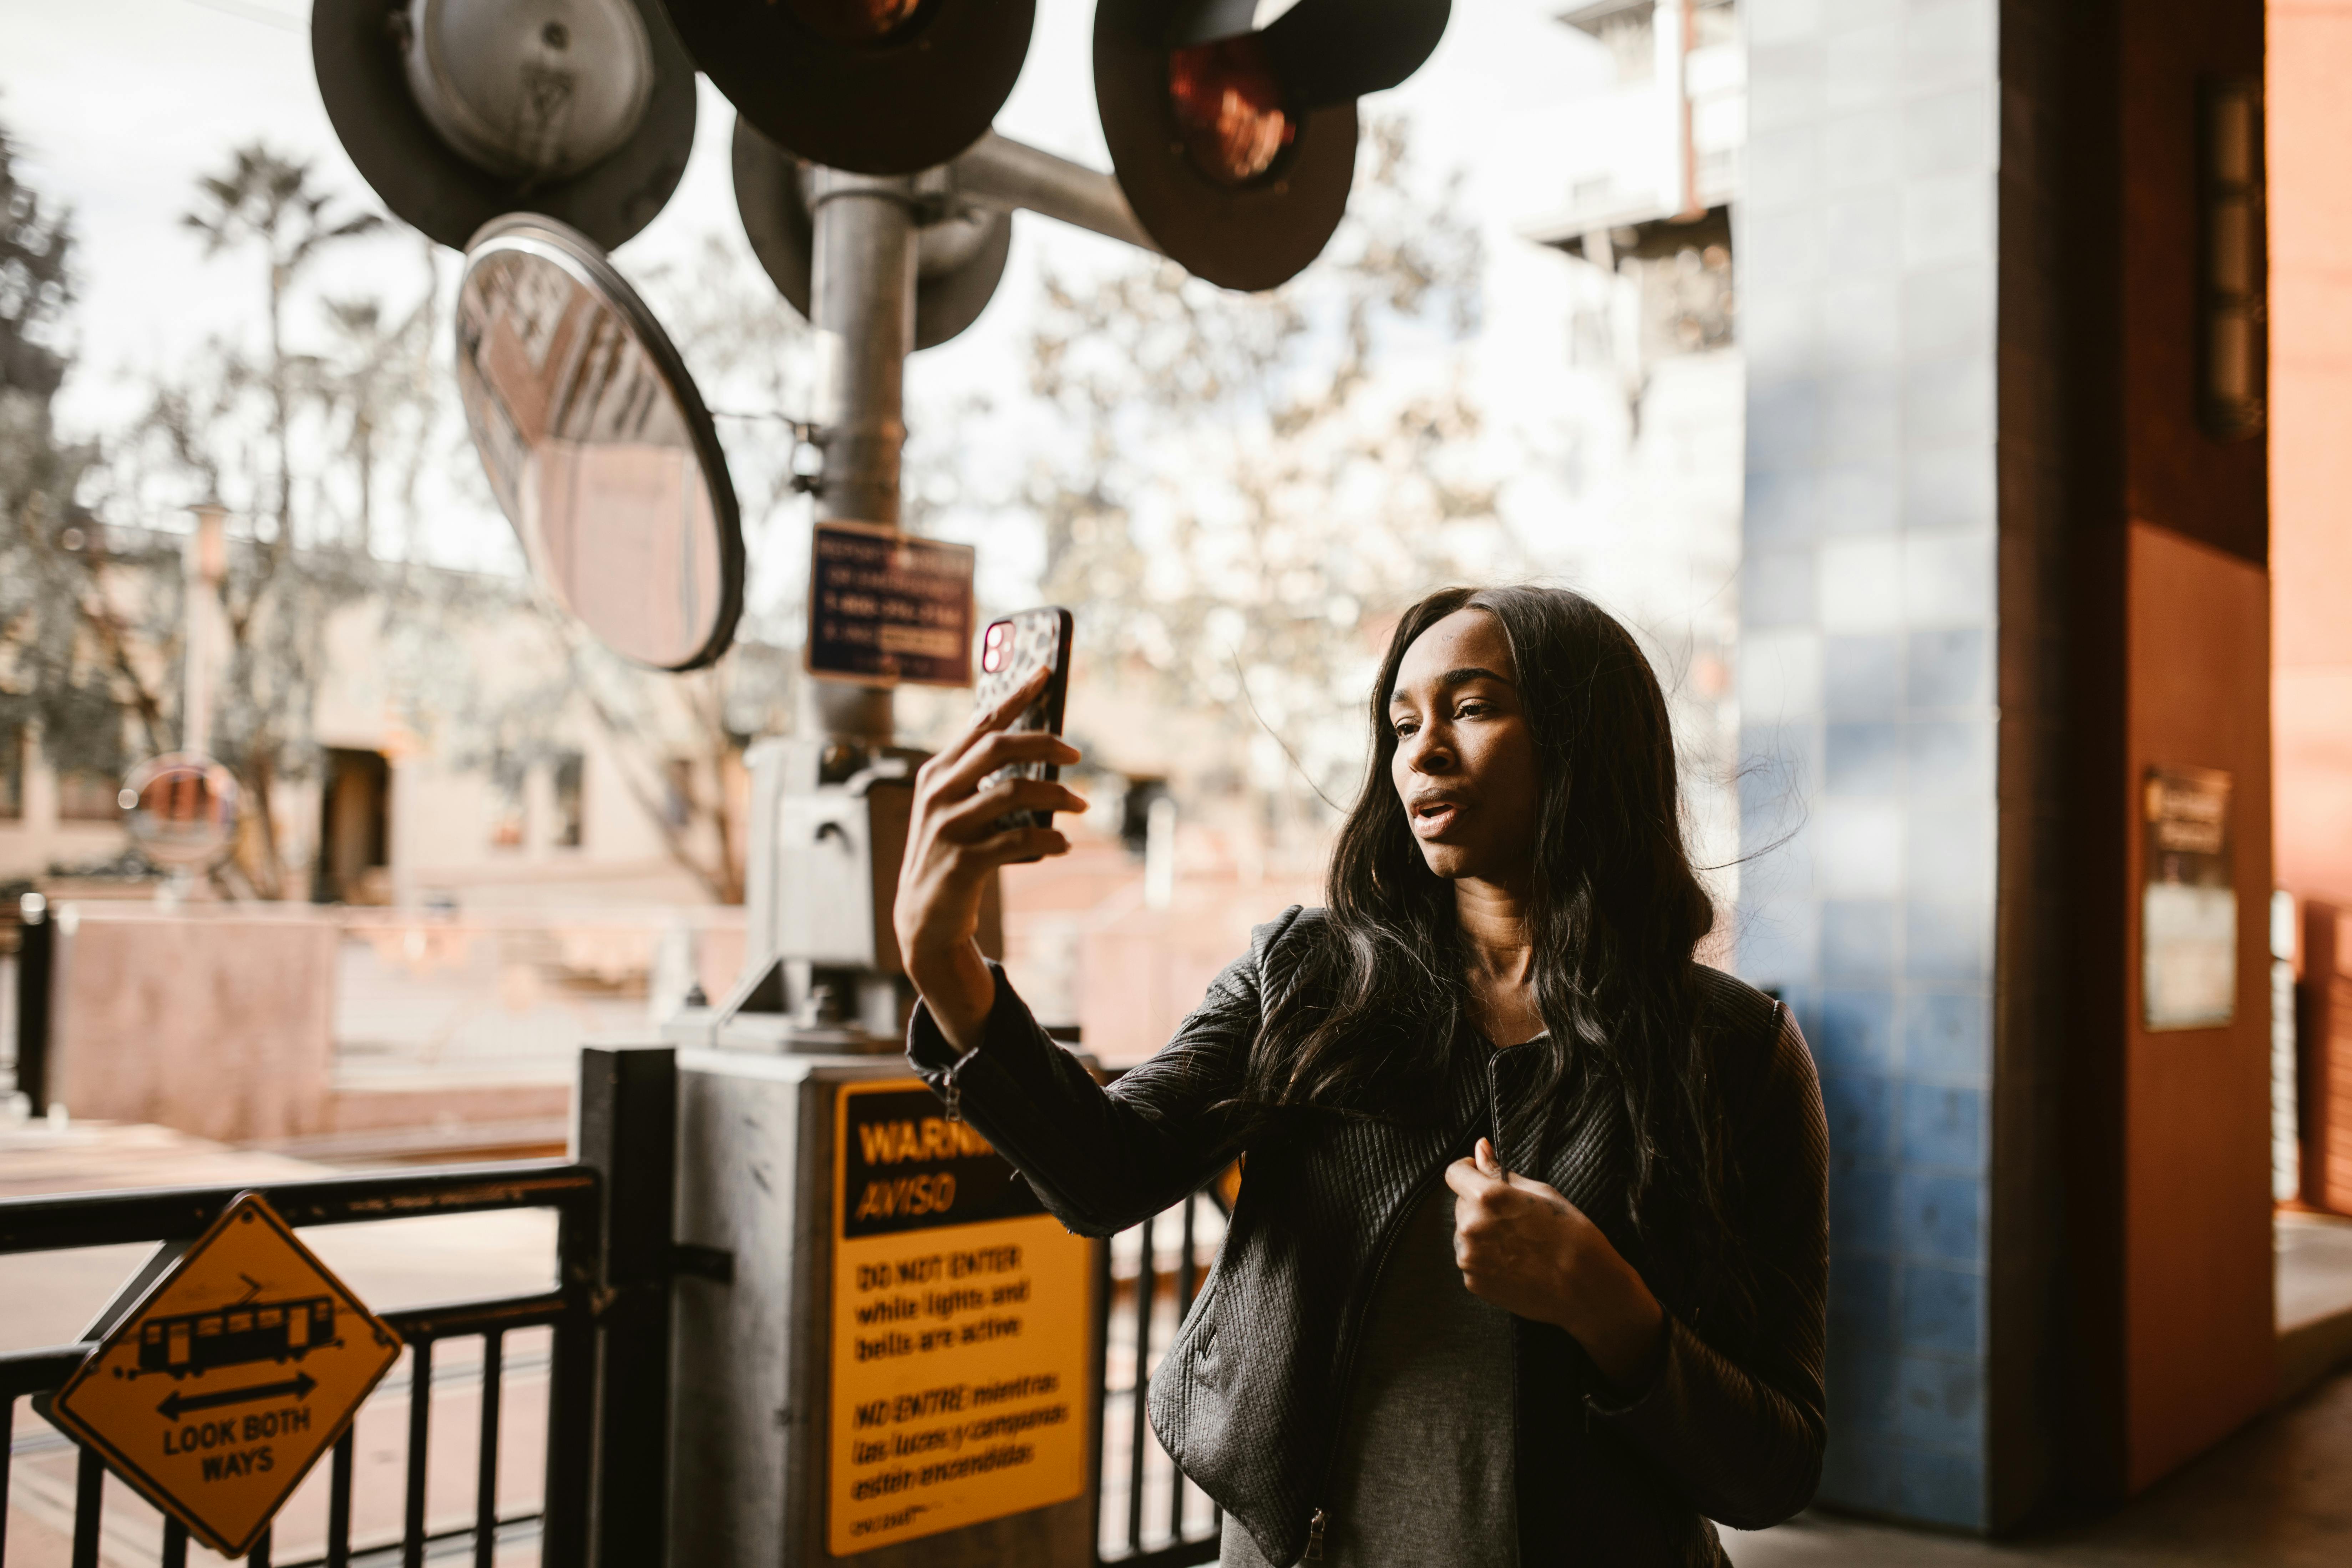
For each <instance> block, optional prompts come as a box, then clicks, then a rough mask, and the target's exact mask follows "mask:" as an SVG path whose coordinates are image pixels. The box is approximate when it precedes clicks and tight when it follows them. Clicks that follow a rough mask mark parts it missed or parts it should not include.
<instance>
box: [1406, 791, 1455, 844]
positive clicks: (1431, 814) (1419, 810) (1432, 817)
mask: <svg viewBox="0 0 2352 1568" xmlns="http://www.w3.org/2000/svg"><path fill="white" fill-rule="evenodd" d="M1461 815H1462V806H1461V804H1460V803H1459V802H1457V801H1451V800H1434V801H1429V802H1426V803H1424V804H1423V805H1416V806H1414V807H1413V808H1412V836H1413V837H1415V838H1436V837H1441V836H1443V835H1444V832H1445V830H1446V829H1447V828H1449V827H1451V826H1454V819H1455V818H1456V817H1458V816H1461Z"/></svg>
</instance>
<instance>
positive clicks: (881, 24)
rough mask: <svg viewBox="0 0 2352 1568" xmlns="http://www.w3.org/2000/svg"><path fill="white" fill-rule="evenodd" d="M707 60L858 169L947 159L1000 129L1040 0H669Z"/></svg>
mask: <svg viewBox="0 0 2352 1568" xmlns="http://www.w3.org/2000/svg"><path fill="white" fill-rule="evenodd" d="M666 4H667V5H668V7H669V14H670V18H671V20H673V21H674V22H676V23H677V30H678V33H679V36H681V37H684V38H685V40H686V47H687V48H688V50H690V51H691V52H692V53H693V56H694V59H695V63H696V64H697V65H698V66H700V67H701V68H702V69H703V71H704V72H705V73H706V74H708V75H709V78H710V79H711V82H712V83H713V84H714V85H715V86H717V87H718V89H719V91H721V92H723V93H725V94H726V95H727V99H728V101H729V102H730V103H732V104H733V105H734V106H735V108H736V110H737V112H739V113H740V114H741V115H742V116H743V118H744V119H746V120H748V121H751V124H752V125H753V126H754V127H756V128H757V129H758V130H759V131H760V132H761V134H762V135H764V136H766V137H767V138H768V140H769V141H771V142H774V143H775V144H776V145H777V146H779V147H781V148H783V149H784V150H786V151H787V152H790V153H793V154H795V155H796V156H798V157H801V158H803V159H806V160H807V161H808V162H810V163H823V164H825V165H826V166H828V167H830V168H835V169H846V170H848V171H850V172H851V173H853V174H914V173H916V172H918V171H919V170H923V169H929V168H933V167H936V166H937V165H939V164H940V163H946V162H947V161H948V160H949V159H950V158H952V157H954V156H955V155H956V154H957V153H961V152H962V151H963V150H964V149H965V148H967V147H969V146H971V144H972V143H973V142H977V141H979V140H980V137H981V133H982V132H984V131H986V130H987V129H988V126H989V121H992V120H994V119H995V118H996V111H997V110H999V109H1001V108H1003V106H1004V100H1005V99H1006V97H1008V96H1009V95H1010V94H1011V93H1012V91H1013V79H1015V78H1017V77H1018V76H1020V74H1021V62H1022V60H1023V59H1024V58H1026V57H1027V55H1028V53H1029V33H1030V29H1031V26H1033V24H1034V22H1035V20H1036V5H1035V0H666Z"/></svg>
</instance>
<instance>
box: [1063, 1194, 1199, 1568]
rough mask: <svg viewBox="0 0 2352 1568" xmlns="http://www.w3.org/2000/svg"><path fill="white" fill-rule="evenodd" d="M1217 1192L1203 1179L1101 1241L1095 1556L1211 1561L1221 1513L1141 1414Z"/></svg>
mask: <svg viewBox="0 0 2352 1568" xmlns="http://www.w3.org/2000/svg"><path fill="white" fill-rule="evenodd" d="M1225 1213H1226V1211H1225V1204H1224V1197H1223V1191H1222V1190H1221V1188H1218V1187H1211V1188H1209V1189H1207V1190H1205V1191H1203V1192H1200V1193H1196V1194H1193V1195H1192V1197H1190V1198H1187V1199H1186V1200H1185V1201H1184V1202H1182V1203H1181V1204H1179V1205H1176V1206H1175V1207H1174V1208H1171V1209H1169V1210H1167V1211H1166V1212H1164V1213H1162V1214H1160V1215H1154V1216H1153V1217H1151V1218H1150V1219H1147V1220H1145V1221H1144V1222H1143V1223H1142V1224H1141V1225H1139V1226H1136V1227H1135V1228H1133V1229H1132V1230H1128V1231H1123V1232H1121V1233H1120V1234H1119V1235H1118V1236H1117V1237H1113V1238H1112V1240H1111V1242H1110V1243H1109V1245H1108V1246H1106V1247H1103V1248H1102V1262H1101V1265H1100V1269H1099V1272H1098V1274H1097V1279H1096V1281H1095V1311H1096V1325H1095V1326H1096V1339H1095V1342H1096V1344H1097V1346H1099V1347H1100V1353H1101V1356H1102V1375H1101V1378H1100V1380H1099V1383H1098V1386H1099V1387H1100V1388H1101V1390H1102V1407H1101V1409H1100V1410H1099V1411H1098V1412H1097V1415H1096V1420H1095V1447H1096V1455H1095V1475H1096V1477H1097V1483H1098V1484H1097V1494H1096V1495H1097V1505H1096V1516H1095V1561H1096V1563H1097V1564H1103V1565H1108V1564H1114V1563H1116V1564H1119V1565H1120V1568H1186V1565H1188V1564H1192V1563H1214V1562H1215V1561H1216V1560H1217V1537H1218V1532H1219V1531H1220V1529H1221V1528H1222V1526H1223V1515H1222V1513H1221V1512H1220V1510H1218V1508H1217V1506H1216V1505H1215V1504H1214V1503H1213V1502H1212V1501H1211V1500H1210V1499H1209V1498H1208V1496H1207V1495H1206V1494H1205V1493H1203V1492H1202V1490H1201V1489H1199V1488H1198V1487H1196V1486H1194V1485H1193V1484H1192V1482H1191V1481H1189V1480H1187V1479H1185V1478H1184V1475H1183V1473H1182V1472H1181V1471H1180V1470H1179V1469H1177V1468H1176V1466H1175V1463H1174V1461H1173V1460H1171V1459H1170V1458H1169V1457H1168V1453H1167V1450H1165V1449H1164V1448H1162V1447H1160V1440H1159V1438H1158V1437H1156V1436H1153V1435H1152V1431H1151V1426H1150V1421H1149V1420H1148V1418H1147V1415H1146V1406H1147V1405H1148V1404H1149V1403H1150V1394H1151V1375H1152V1373H1153V1372H1154V1371H1155V1370H1156V1369H1157V1367H1158V1365H1159V1360H1160V1356H1161V1355H1162V1354H1163V1353H1165V1352H1166V1351H1167V1348H1168V1346H1169V1344H1170V1343H1171V1342H1172V1341H1173V1340H1174V1339H1175V1337H1176V1330H1177V1328H1178V1327H1179V1325H1181V1323H1182V1322H1183V1321H1184V1317H1185V1314H1186V1313H1188V1312H1190V1311H1191V1310H1192V1301H1193V1299H1194V1298H1195V1297H1197V1296H1198V1295H1199V1294H1200V1292H1201V1287H1202V1283H1203V1282H1205V1281H1206V1279H1208V1273H1209V1268H1210V1265H1211V1264H1212V1263H1213V1262H1214V1261H1215V1258H1216V1252H1217V1247H1218V1244H1219V1243H1220V1242H1222V1241H1223V1238H1224V1226H1225Z"/></svg>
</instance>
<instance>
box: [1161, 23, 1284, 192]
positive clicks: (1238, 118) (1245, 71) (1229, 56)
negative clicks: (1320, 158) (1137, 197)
mask: <svg viewBox="0 0 2352 1568" xmlns="http://www.w3.org/2000/svg"><path fill="white" fill-rule="evenodd" d="M1168 101H1169V107H1170V108H1171V110H1173V111H1174V113H1175V117H1176V128H1177V131H1178V133H1179V134H1180V135H1181V136H1182V138H1183V140H1184V151H1185V153H1186V155H1188V156H1189V157H1190V158H1191V159H1192V163H1193V166H1194V167H1196V168H1198V169H1199V170H1200V171H1201V172H1202V174H1206V175H1208V176H1209V178H1210V179H1212V180H1214V181H1216V182H1217V183H1218V184H1223V185H1245V184H1249V183H1250V182H1251V181H1252V180H1255V179H1258V178H1261V177H1262V176H1264V175H1265V174H1266V173H1267V172H1268V171H1269V170H1271V169H1272V168H1273V167H1274V166H1275V164H1276V163H1277V162H1279V161H1280V159H1281V157H1282V154H1283V153H1285V152H1286V151H1287V150H1288V148H1289V147H1290V144H1291V143H1292V142H1296V141H1297V140H1298V122H1297V121H1295V120H1293V119H1292V118H1291V117H1290V115H1289V114H1288V112H1286V110H1284V108H1283V104H1282V84H1281V83H1280V82H1279V81H1277V80H1276V79H1275V75H1274V70H1273V68H1272V67H1270V66H1269V65H1267V63H1266V59H1265V47H1264V46H1263V45H1261V44H1260V43H1259V42H1258V41H1257V39H1256V38H1255V37H1252V36H1248V35H1244V36H1243V37H1238V38H1220V39H1218V40H1217V41H1216V42H1214V43H1209V44H1195V45H1192V47H1188V48H1181V49H1172V50H1171V51H1170V52H1169V55H1168Z"/></svg>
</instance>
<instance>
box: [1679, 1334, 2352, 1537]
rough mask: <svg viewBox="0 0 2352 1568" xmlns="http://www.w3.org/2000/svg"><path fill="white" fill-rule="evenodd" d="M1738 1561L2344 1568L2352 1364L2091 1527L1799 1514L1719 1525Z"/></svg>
mask: <svg viewBox="0 0 2352 1568" xmlns="http://www.w3.org/2000/svg"><path fill="white" fill-rule="evenodd" d="M1724 1544H1725V1546H1726V1547H1727V1550H1728V1551H1729V1552H1730V1553H1731V1560H1732V1562H1733V1563H1736V1564H1738V1568H1816V1565H1820V1568H1829V1565H1831V1564H1835V1565H1836V1568H1993V1565H1995V1564H2016V1565H2019V1568H2024V1565H2028V1564H2032V1565H2040V1564H2053V1565H2055V1564H2065V1565H2067V1568H2124V1565H2126V1564H2147V1565H2150V1568H2156V1565H2170V1568H2189V1565H2191V1564H2194V1565H2197V1568H2224V1565H2227V1568H2240V1565H2243V1568H2254V1565H2255V1564H2260V1565H2261V1568H2344V1565H2345V1564H2347V1563H2352V1372H2339V1373H2336V1374H2334V1375H2333V1376H2331V1377H2329V1378H2327V1379H2326V1381H2324V1382H2323V1383H2321V1384H2319V1385H2318V1386H2317V1387H2315V1388H2313V1389H2312V1390H2311V1391H2310V1392H2308V1393H2306V1394H2304V1395H2302V1396H2301V1397H2300V1398H2298V1399H2296V1400H2294V1402H2292V1403H2291V1404H2289V1405H2285V1406H2284V1407H2283V1408H2281V1409H2278V1410H2275V1411H2273V1412H2272V1413H2271V1414H2270V1415H2266V1416H2264V1417H2263V1419H2262V1420H2260V1421H2258V1422H2256V1423H2255V1424H2254V1425H2252V1426H2249V1427H2248V1428H2247V1429H2246V1430H2244V1431H2243V1432H2241V1433H2239V1434H2238V1435H2237V1436H2234V1437H2232V1438H2231V1439H2230V1440H2229V1441H2228V1442H2226V1443H2223V1444H2222V1445H2221V1447H2218V1448H2215V1449H2214V1450H2213V1451H2212V1452H2210V1453H2209V1454H2207V1455H2205V1456H2204V1457H2203V1458H2199V1459H2197V1460H2195V1461H2193V1462H2191V1463H2190V1464H2189V1465H2188V1466H2187V1467H2186V1468H2183V1469H2181V1470H2180V1471H2179V1473H2177V1474H2175V1475H2173V1476H2171V1477H2170V1478H2168V1479H2166V1480H2163V1481H2160V1482H2158V1484H2157V1485H2156V1486H2154V1487H2153V1488H2151V1489H2148V1490H2147V1492H2144V1493H2142V1494H2141V1495H2140V1496H2139V1497H2137V1498H2135V1499H2133V1500H2131V1501H2130V1502H2128V1503H2126V1504H2125V1505H2124V1506H2123V1507H2122V1508H2121V1509H2119V1510H2116V1512H2115V1513H2113V1514H2111V1515H2109V1516H2108V1517H2107V1518H2105V1519H2104V1520H2101V1521H2097V1522H2096V1523H2094V1524H2088V1525H2084V1526H2080V1527H2076V1528H2072V1529H2066V1530H2061V1531H2052V1532H2050V1533H2048V1534H2046V1535H2042V1536H2039V1537H2037V1538H2035V1539H2033V1540H2032V1541H2026V1542H2004V1543H2001V1544H1991V1543H1988V1542H1981V1541H1969V1540H1962V1539H1958V1538H1954V1537H1950V1536H1943V1535H1933V1534H1927V1533H1925V1532H1922V1531H1910V1530H1897V1529H1894V1528H1891V1527H1888V1526H1885V1525H1877V1524H1865V1523H1862V1522H1859V1521H1852V1520H1840V1519H1836V1518H1832V1517H1830V1516H1827V1515H1820V1514H1808V1515H1806V1516H1804V1517H1802V1518H1801V1519H1798V1520H1795V1521H1791V1522H1790V1523H1789V1524H1785V1525H1782V1526H1781V1527H1780V1528H1779V1529H1777V1530H1767V1531H1758V1532H1757V1533H1755V1534H1752V1535H1748V1534H1740V1533H1738V1532H1730V1533H1727V1534H1726V1536H1725V1538H1724Z"/></svg>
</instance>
